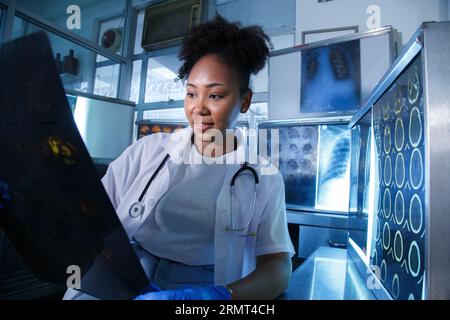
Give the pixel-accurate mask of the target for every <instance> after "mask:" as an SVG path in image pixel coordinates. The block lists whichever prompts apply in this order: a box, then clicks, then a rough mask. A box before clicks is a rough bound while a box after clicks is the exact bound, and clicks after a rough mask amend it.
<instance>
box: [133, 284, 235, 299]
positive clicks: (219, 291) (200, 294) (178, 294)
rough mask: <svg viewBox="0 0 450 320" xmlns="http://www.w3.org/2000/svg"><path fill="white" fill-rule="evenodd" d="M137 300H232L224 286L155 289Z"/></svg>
mask: <svg viewBox="0 0 450 320" xmlns="http://www.w3.org/2000/svg"><path fill="white" fill-rule="evenodd" d="M135 300H231V294H230V291H229V290H228V289H227V288H226V287H223V286H217V287H187V288H184V289H178V290H163V291H153V292H149V293H146V294H142V295H140V296H138V297H136V299H135Z"/></svg>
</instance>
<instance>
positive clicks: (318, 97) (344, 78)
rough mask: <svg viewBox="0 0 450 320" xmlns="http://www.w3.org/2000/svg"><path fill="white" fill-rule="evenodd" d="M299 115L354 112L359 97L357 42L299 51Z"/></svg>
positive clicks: (359, 72)
mask: <svg viewBox="0 0 450 320" xmlns="http://www.w3.org/2000/svg"><path fill="white" fill-rule="evenodd" d="M301 59H302V61H301V95H300V112H301V113H322V112H343V111H352V110H356V109H357V108H358V106H359V104H360V97H361V70H360V69H361V66H360V42H359V40H354V41H348V42H344V43H339V44H334V45H329V46H323V47H318V48H311V49H304V50H302V58H301Z"/></svg>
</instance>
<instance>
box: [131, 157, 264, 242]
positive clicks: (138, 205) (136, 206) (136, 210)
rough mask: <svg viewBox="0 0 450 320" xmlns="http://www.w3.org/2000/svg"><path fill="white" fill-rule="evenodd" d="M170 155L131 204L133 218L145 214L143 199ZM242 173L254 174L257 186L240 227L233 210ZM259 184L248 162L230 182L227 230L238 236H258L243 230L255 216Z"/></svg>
mask: <svg viewBox="0 0 450 320" xmlns="http://www.w3.org/2000/svg"><path fill="white" fill-rule="evenodd" d="M169 157H170V156H169V154H167V155H166V156H165V157H164V159H163V160H162V161H161V163H160V164H159V166H158V168H157V169H156V170H155V172H154V173H153V174H152V176H151V177H150V180H149V181H148V182H147V185H146V186H145V188H144V190H143V191H142V193H141V195H140V196H139V199H138V201H137V202H135V203H133V204H132V205H131V207H130V210H129V212H128V214H129V215H130V217H131V218H142V216H143V215H144V211H145V205H144V203H143V202H142V200H143V199H144V196H145V194H146V193H147V190H148V188H149V187H150V185H151V184H152V182H153V180H154V179H155V177H156V176H157V175H158V173H159V171H161V169H162V167H163V166H164V164H165V163H166V162H167V160H168V159H169ZM242 174H250V175H252V176H253V178H254V180H255V187H254V189H253V200H252V202H251V211H250V216H249V218H248V221H247V222H246V223H245V224H244V225H243V226H241V227H238V226H236V225H235V221H234V212H233V198H234V184H235V182H236V179H237V178H238V177H239V176H240V175H242ZM258 184H259V177H258V174H257V173H256V170H255V169H253V168H252V167H250V166H249V165H248V163H247V162H244V164H243V165H242V166H241V167H240V168H239V170H238V171H236V173H235V174H234V175H233V178H232V179H231V182H230V187H231V226H227V227H225V230H226V231H233V232H235V233H236V234H237V235H238V236H241V237H255V236H256V232H250V233H247V234H242V231H244V230H245V229H246V228H247V227H248V226H249V225H250V222H251V220H252V218H253V214H254V211H255V205H256V194H257V186H258Z"/></svg>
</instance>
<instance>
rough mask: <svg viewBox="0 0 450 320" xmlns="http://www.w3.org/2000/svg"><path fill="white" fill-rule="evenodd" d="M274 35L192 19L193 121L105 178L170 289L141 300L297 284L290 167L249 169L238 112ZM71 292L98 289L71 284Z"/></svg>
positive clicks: (152, 271)
mask: <svg viewBox="0 0 450 320" xmlns="http://www.w3.org/2000/svg"><path fill="white" fill-rule="evenodd" d="M267 43H270V40H269V38H268V36H267V35H266V34H264V32H263V30H262V29H261V28H260V27H258V26H252V27H246V28H242V27H241V26H240V24H239V23H229V22H228V21H226V20H225V19H223V18H222V17H220V16H219V17H216V18H215V19H214V20H213V21H210V22H207V23H205V24H203V25H200V26H198V27H195V28H194V29H192V31H191V33H190V34H189V35H188V36H187V37H186V38H185V40H184V42H183V45H182V48H181V51H180V53H179V58H180V60H181V61H182V62H183V65H182V66H181V68H180V70H179V78H180V79H185V80H187V82H186V97H185V102H184V110H185V114H186V117H187V119H188V121H189V127H188V128H186V129H183V130H181V131H178V132H176V133H173V134H167V133H158V134H153V135H150V136H147V137H144V138H142V139H140V140H138V141H137V142H135V143H134V144H133V145H131V146H130V147H128V148H127V149H126V150H125V151H124V152H123V154H122V155H121V156H120V157H119V158H117V159H116V160H115V161H113V162H112V163H111V164H110V165H109V167H108V171H107V173H106V175H105V176H104V178H103V179H102V182H103V185H104V187H105V189H106V191H107V193H108V195H109V197H110V199H111V201H112V203H113V205H114V207H115V209H116V212H117V214H118V216H119V218H120V220H121V222H122V224H123V225H124V227H125V230H126V231H127V233H128V236H129V238H130V240H131V241H132V243H133V244H134V247H135V249H136V253H137V255H138V257H139V259H140V262H141V264H142V265H143V267H144V270H145V272H146V274H147V277H148V278H149V280H150V281H151V282H152V284H153V285H154V286H156V287H158V288H159V289H160V291H153V292H150V293H147V294H144V295H141V296H139V297H137V299H138V300H152V299H158V300H165V299H222V300H225V299H274V298H276V297H277V296H278V295H280V294H281V293H282V292H283V291H284V290H285V289H286V288H287V285H288V282H289V279H290V275H291V261H290V257H291V256H292V254H293V253H294V251H293V246H292V243H291V241H290V238H289V233H288V229H287V222H286V211H285V204H284V200H285V197H284V184H283V180H282V177H281V175H280V173H279V172H278V170H277V169H276V168H275V167H274V166H272V165H271V164H270V163H268V162H267V161H265V162H264V160H263V159H262V158H257V159H258V161H257V163H256V164H249V165H245V167H244V170H241V171H239V170H240V169H241V168H242V167H243V166H244V164H245V162H246V161H247V160H248V159H246V156H245V153H246V150H245V141H244V140H243V137H242V133H241V132H240V131H239V129H236V122H237V118H238V116H239V113H245V112H247V110H248V109H249V107H250V103H251V99H252V91H251V90H250V88H249V80H250V75H251V74H256V73H257V72H258V71H260V70H261V69H262V68H263V67H264V65H265V62H266V59H267V56H268V54H269V48H268V46H267ZM230 129H231V130H230ZM263 166H265V169H267V168H269V169H271V170H265V171H264V170H263ZM238 171H239V172H238ZM236 173H238V174H237V177H235V178H234V179H233V176H235V175H236ZM232 184H233V187H232V186H231V185H232ZM232 189H233V190H232ZM65 298H66V299H88V298H89V297H88V296H87V295H85V294H80V293H79V292H75V291H73V290H71V289H69V290H68V291H67V292H66V295H65Z"/></svg>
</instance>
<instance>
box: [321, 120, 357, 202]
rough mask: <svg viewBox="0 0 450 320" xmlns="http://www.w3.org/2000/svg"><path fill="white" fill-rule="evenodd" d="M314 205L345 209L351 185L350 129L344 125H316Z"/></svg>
mask: <svg viewBox="0 0 450 320" xmlns="http://www.w3.org/2000/svg"><path fill="white" fill-rule="evenodd" d="M319 141H320V144H319V147H320V149H319V174H318V181H317V188H318V191H319V192H317V201H316V207H317V208H321V209H326V210H336V211H347V210H348V198H349V186H350V132H349V130H348V129H347V128H346V127H345V126H332V125H322V126H320V127H319Z"/></svg>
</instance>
